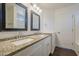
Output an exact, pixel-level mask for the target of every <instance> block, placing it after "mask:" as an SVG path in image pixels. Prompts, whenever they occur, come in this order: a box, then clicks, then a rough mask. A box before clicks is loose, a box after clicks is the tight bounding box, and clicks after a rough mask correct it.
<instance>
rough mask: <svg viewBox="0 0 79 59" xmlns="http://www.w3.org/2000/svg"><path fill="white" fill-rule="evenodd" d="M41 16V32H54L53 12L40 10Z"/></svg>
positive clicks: (51, 10)
mask: <svg viewBox="0 0 79 59" xmlns="http://www.w3.org/2000/svg"><path fill="white" fill-rule="evenodd" d="M42 10H43V11H42V14H41V32H44V33H53V32H54V10H53V9H44V8H43V9H42Z"/></svg>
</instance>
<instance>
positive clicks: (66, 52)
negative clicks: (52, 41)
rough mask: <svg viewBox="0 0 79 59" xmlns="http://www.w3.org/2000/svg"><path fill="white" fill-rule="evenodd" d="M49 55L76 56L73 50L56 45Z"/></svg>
mask: <svg viewBox="0 0 79 59" xmlns="http://www.w3.org/2000/svg"><path fill="white" fill-rule="evenodd" d="M50 56H77V54H76V53H75V52H74V51H73V50H69V49H64V48H59V47H56V48H55V51H54V53H53V54H50Z"/></svg>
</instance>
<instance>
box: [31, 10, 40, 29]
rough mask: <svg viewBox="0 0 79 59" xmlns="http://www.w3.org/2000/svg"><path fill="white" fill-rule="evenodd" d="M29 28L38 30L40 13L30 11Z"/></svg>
mask: <svg viewBox="0 0 79 59" xmlns="http://www.w3.org/2000/svg"><path fill="white" fill-rule="evenodd" d="M31 30H40V15H38V14H36V13H35V12H33V11H32V12H31Z"/></svg>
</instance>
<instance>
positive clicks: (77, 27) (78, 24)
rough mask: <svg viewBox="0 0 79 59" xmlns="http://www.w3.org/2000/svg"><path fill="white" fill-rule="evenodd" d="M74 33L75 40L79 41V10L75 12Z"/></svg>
mask: <svg viewBox="0 0 79 59" xmlns="http://www.w3.org/2000/svg"><path fill="white" fill-rule="evenodd" d="M74 23H75V24H74V31H75V32H74V34H75V36H74V37H75V42H76V43H78V42H79V11H77V12H75V14H74Z"/></svg>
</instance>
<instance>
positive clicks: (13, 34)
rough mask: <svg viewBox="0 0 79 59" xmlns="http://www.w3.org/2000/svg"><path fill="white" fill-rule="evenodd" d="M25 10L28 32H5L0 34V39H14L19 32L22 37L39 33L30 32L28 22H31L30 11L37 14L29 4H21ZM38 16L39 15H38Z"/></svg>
mask: <svg viewBox="0 0 79 59" xmlns="http://www.w3.org/2000/svg"><path fill="white" fill-rule="evenodd" d="M23 4H24V5H25V6H26V7H27V9H28V30H27V31H5V32H0V39H3V38H8V37H14V36H16V35H18V34H19V32H21V34H22V35H29V34H33V33H37V32H39V31H31V30H30V21H31V13H30V12H31V10H33V11H35V12H36V13H38V12H37V11H36V10H34V9H33V8H32V6H31V4H30V3H23ZM38 14H40V13H38Z"/></svg>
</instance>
